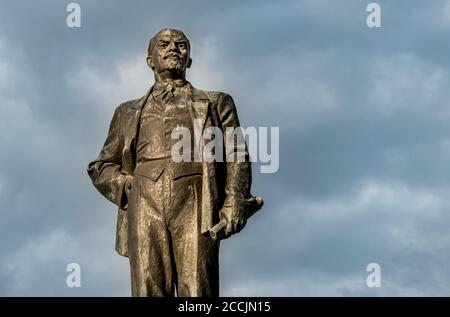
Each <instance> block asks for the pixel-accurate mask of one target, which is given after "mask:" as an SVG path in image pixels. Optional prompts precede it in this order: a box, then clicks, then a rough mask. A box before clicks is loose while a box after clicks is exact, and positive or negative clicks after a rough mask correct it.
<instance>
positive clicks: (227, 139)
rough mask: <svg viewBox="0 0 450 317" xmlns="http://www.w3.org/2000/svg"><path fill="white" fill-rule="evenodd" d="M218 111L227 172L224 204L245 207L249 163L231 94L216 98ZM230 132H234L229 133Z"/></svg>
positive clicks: (248, 189) (249, 185)
mask: <svg viewBox="0 0 450 317" xmlns="http://www.w3.org/2000/svg"><path fill="white" fill-rule="evenodd" d="M218 113H219V117H220V121H221V125H222V130H223V134H224V146H225V159H226V172H227V175H226V185H225V202H224V206H229V207H233V208H246V204H245V200H246V199H248V198H250V197H251V194H250V188H251V183H252V174H251V163H250V158H249V154H248V150H247V144H246V143H245V139H244V136H243V133H242V130H241V127H240V124H239V118H238V114H237V111H236V106H235V104H234V101H233V98H232V97H231V96H229V95H227V94H221V96H220V97H219V100H218ZM236 128H237V129H236ZM231 132H234V133H235V134H233V135H231V134H230V133H231ZM236 139H237V141H236V142H235V140H236ZM231 157H233V158H234V160H232V159H231Z"/></svg>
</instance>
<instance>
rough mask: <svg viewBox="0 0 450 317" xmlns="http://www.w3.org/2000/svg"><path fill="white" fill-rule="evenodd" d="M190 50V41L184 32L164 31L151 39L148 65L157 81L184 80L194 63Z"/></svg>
mask: <svg viewBox="0 0 450 317" xmlns="http://www.w3.org/2000/svg"><path fill="white" fill-rule="evenodd" d="M190 50H191V47H190V43H189V40H188V38H187V37H186V35H185V34H184V33H183V32H182V31H180V30H176V29H162V30H161V31H159V32H158V33H156V34H155V36H153V37H152V38H151V39H150V42H149V45H148V57H147V64H148V66H149V67H150V68H151V69H152V70H153V72H154V73H155V77H156V78H157V79H158V78H159V79H164V78H171V79H180V78H183V79H184V78H185V77H186V69H187V68H189V67H190V66H191V63H192V59H191V58H190Z"/></svg>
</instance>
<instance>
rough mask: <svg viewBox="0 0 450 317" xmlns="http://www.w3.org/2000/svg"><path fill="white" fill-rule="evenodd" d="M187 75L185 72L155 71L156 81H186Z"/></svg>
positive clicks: (172, 82)
mask: <svg viewBox="0 0 450 317" xmlns="http://www.w3.org/2000/svg"><path fill="white" fill-rule="evenodd" d="M185 82H186V77H185V74H184V73H183V74H180V73H178V72H177V73H173V72H169V71H167V72H164V73H155V83H166V84H174V83H185Z"/></svg>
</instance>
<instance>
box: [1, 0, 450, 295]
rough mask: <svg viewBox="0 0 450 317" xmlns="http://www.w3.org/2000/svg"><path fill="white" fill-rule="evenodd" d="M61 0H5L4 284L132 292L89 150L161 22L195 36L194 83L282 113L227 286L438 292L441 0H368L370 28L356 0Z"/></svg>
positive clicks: (132, 88)
mask: <svg viewBox="0 0 450 317" xmlns="http://www.w3.org/2000/svg"><path fill="white" fill-rule="evenodd" d="M69 2H70V1H62V0H53V1H50V0H40V1H31V0H30V1H24V0H21V1H12V0H10V1H9V0H5V1H1V3H0V132H1V133H0V146H1V150H0V166H1V168H0V199H1V202H2V207H1V221H0V241H1V242H0V295H3V296H130V278H129V265H128V262H127V259H126V258H123V257H121V256H119V255H117V254H116V253H115V251H114V239H115V238H114V235H115V221H116V208H115V207H114V206H113V205H112V204H111V203H109V202H108V201H106V200H105V199H104V198H103V197H102V196H100V194H99V193H98V192H97V191H96V190H95V189H94V187H93V186H92V185H91V182H90V179H89V177H88V176H87V174H86V171H85V169H86V166H87V163H88V162H89V161H91V160H93V159H95V158H96V156H97V154H98V152H99V150H100V148H101V145H102V144H103V142H104V139H105V136H106V132H107V128H108V125H109V121H110V119H111V117H112V114H113V111H114V108H115V107H116V106H117V105H118V104H120V103H121V102H123V101H125V100H129V99H135V98H138V97H140V96H141V95H143V94H144V93H145V91H146V90H147V88H148V87H149V86H150V85H151V84H152V83H153V77H152V73H151V71H150V70H149V69H148V68H147V67H146V64H145V56H146V48H147V44H148V40H149V38H150V37H151V36H152V35H153V34H154V33H156V32H157V31H158V30H159V29H161V28H164V27H175V28H180V29H183V30H184V31H185V33H186V34H187V35H188V37H189V38H190V40H191V44H192V58H193V61H194V62H193V65H192V68H191V69H190V71H189V73H188V78H189V80H190V81H191V82H192V84H193V85H194V86H195V87H198V88H202V89H209V90H220V91H225V92H227V93H229V94H231V95H232V96H233V97H234V100H235V102H236V104H237V107H238V111H239V114H240V119H241V124H242V125H243V126H244V127H246V126H256V127H260V126H263V127H279V128H280V169H279V171H278V172H277V173H274V174H261V173H259V168H258V166H257V165H254V169H253V171H254V185H253V193H254V194H258V195H261V196H263V197H264V199H265V207H264V209H263V211H261V213H260V214H258V215H256V216H255V217H254V218H252V219H251V220H250V221H249V223H248V225H247V227H246V229H245V230H244V231H243V232H241V233H240V234H238V235H236V236H234V237H232V238H231V239H229V240H226V241H224V242H223V243H222V245H221V259H220V260H221V290H222V294H223V295H227V296H403V295H404V296H413V295H415V296H423V295H430V296H442V295H446V296H449V295H450V266H449V265H448V263H449V262H450V229H449V228H450V168H449V166H450V124H449V123H450V103H449V100H450V89H449V87H450V69H449V67H450V41H449V40H448V39H449V38H450V1H448V0H447V1H444V0H435V1H429V2H425V1H409V0H408V1H406V0H403V1H402V0H399V1H378V3H379V4H380V5H381V9H382V12H381V18H382V27H381V28H377V29H371V28H368V27H367V25H366V18H367V14H368V13H367V12H366V6H367V4H368V3H369V2H370V1H362V0H346V1H339V2H337V1H330V0H329V1H323V0H305V1H300V0H295V1H256V0H255V1H220V2H219V1H216V2H213V1H182V0H179V1H169V0H167V1H144V0H134V1H127V2H124V1H119V0H108V1H106V0H102V1H101V0H97V1H92V0H90V1H87V0H86V1H82V0H79V1H78V3H79V4H80V6H81V24H82V25H81V28H68V27H67V26H66V16H67V14H68V13H67V12H66V6H67V4H68V3H69ZM73 262H75V263H79V264H80V266H81V272H82V273H81V274H82V279H81V281H82V282H81V288H68V287H67V286H66V276H67V274H68V273H67V272H66V266H67V264H68V263H73ZM372 262H374V263H379V264H380V266H381V271H382V272H381V278H382V282H381V287H380V288H376V289H375V288H368V287H367V285H366V278H367V275H368V273H367V272H366V266H367V265H368V264H369V263H372Z"/></svg>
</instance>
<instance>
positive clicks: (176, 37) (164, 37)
mask: <svg viewBox="0 0 450 317" xmlns="http://www.w3.org/2000/svg"><path fill="white" fill-rule="evenodd" d="M155 39H156V40H158V41H170V40H172V41H187V38H186V36H185V35H184V34H183V33H181V32H179V31H177V30H163V31H161V32H159V33H158V34H157V35H156V37H155Z"/></svg>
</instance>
